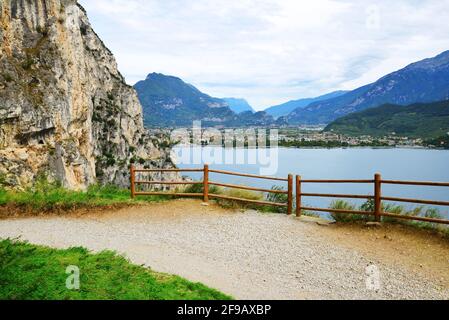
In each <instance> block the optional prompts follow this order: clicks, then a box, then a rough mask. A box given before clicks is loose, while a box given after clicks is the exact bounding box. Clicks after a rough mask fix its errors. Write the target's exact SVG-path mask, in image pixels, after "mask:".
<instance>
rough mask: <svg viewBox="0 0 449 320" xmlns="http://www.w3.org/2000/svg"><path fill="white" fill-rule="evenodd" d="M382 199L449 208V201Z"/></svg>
mask: <svg viewBox="0 0 449 320" xmlns="http://www.w3.org/2000/svg"><path fill="white" fill-rule="evenodd" d="M381 199H382V200H383V201H395V202H408V203H419V204H430V205H435V206H449V202H448V201H433V200H419V199H406V198H394V197H382V198H381Z"/></svg>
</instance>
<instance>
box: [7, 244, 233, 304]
mask: <svg viewBox="0 0 449 320" xmlns="http://www.w3.org/2000/svg"><path fill="white" fill-rule="evenodd" d="M68 266H77V267H78V268H79V269H80V289H79V290H69V289H67V288H66V279H67V277H68V275H67V274H66V269H67V267H68ZM0 284H1V285H0V299H1V300H177V299H185V300H214V299H220V300H221V299H230V297H229V296H226V295H224V294H222V293H220V292H218V291H216V290H214V289H210V288H208V287H206V286H204V285H202V284H200V283H192V282H189V281H187V280H185V279H182V278H180V277H177V276H172V275H167V274H161V273H156V272H154V271H152V270H150V269H147V268H144V267H143V266H137V265H133V264H131V263H130V262H129V261H128V260H126V259H125V258H124V257H121V256H118V255H117V254H115V253H114V252H111V251H104V252H101V253H99V254H91V253H89V252H88V250H86V249H84V248H71V249H68V250H54V249H50V248H46V247H41V246H34V245H30V244H27V243H22V242H17V241H12V240H3V241H0Z"/></svg>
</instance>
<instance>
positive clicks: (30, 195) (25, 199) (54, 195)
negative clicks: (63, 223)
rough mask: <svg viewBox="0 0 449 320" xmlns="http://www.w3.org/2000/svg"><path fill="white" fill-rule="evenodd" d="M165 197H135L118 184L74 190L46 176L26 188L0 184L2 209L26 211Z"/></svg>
mask: <svg viewBox="0 0 449 320" xmlns="http://www.w3.org/2000/svg"><path fill="white" fill-rule="evenodd" d="M164 199H165V198H164V197H156V196H152V197H142V198H139V199H137V200H133V199H131V194H130V191H129V190H126V189H120V188H118V187H115V186H98V185H95V186H91V187H89V188H88V189H87V190H86V191H71V190H67V189H65V188H63V187H61V186H60V185H58V184H57V183H49V182H47V181H46V180H43V179H40V180H38V181H37V182H36V183H35V185H34V186H33V187H31V188H28V189H26V190H24V191H13V190H7V189H5V188H2V187H1V186H0V208H2V207H3V208H6V207H8V209H14V208H16V209H19V210H21V211H22V212H25V213H40V212H49V211H59V210H73V209H80V208H95V207H111V206H120V205H131V204H136V203H139V202H144V201H162V200H164ZM3 211H4V210H3Z"/></svg>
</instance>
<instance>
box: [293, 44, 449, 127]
mask: <svg viewBox="0 0 449 320" xmlns="http://www.w3.org/2000/svg"><path fill="white" fill-rule="evenodd" d="M448 99H449V51H445V52H443V53H441V54H439V55H438V56H436V57H434V58H430V59H425V60H422V61H419V62H416V63H413V64H410V65H409V66H407V67H405V68H403V69H401V70H399V71H396V72H393V73H391V74H388V75H386V76H384V77H382V78H381V79H379V80H377V81H376V82H374V83H371V84H368V85H365V86H363V87H360V88H358V89H355V90H353V91H350V92H347V93H346V94H344V95H341V96H339V97H336V98H332V99H328V100H325V101H320V102H315V103H312V104H310V105H309V106H307V107H305V108H297V109H295V110H294V111H293V112H291V113H290V114H289V115H288V116H287V117H286V120H287V122H288V123H289V124H319V123H330V122H332V121H333V120H335V119H338V118H340V117H343V116H345V115H347V114H350V113H353V112H357V111H362V110H365V109H368V108H373V107H377V106H380V105H383V104H387V103H389V104H397V105H409V104H413V103H430V102H436V101H444V100H448Z"/></svg>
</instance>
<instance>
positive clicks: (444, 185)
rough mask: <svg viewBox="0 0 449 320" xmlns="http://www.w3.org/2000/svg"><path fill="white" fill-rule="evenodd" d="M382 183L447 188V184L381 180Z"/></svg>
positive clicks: (448, 184) (448, 185)
mask: <svg viewBox="0 0 449 320" xmlns="http://www.w3.org/2000/svg"><path fill="white" fill-rule="evenodd" d="M382 183H384V184H400V185H409V186H429V187H449V183H448V182H428V181H398V180H382Z"/></svg>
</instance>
